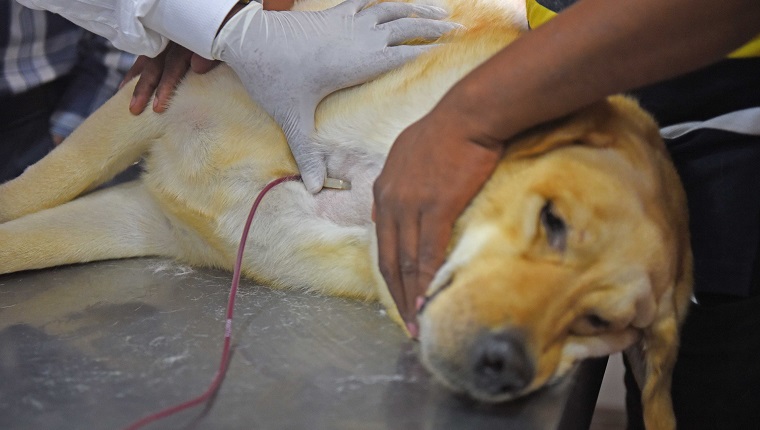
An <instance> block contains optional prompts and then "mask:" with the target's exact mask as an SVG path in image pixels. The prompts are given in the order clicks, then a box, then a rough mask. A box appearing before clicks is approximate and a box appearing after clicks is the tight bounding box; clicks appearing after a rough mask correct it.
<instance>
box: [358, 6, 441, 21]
mask: <svg viewBox="0 0 760 430" xmlns="http://www.w3.org/2000/svg"><path fill="white" fill-rule="evenodd" d="M447 16H449V13H448V12H447V11H446V10H445V9H442V8H440V7H437V6H426V5H416V4H410V3H395V2H387V3H380V4H377V5H374V6H372V7H368V8H367V9H364V10H362V11H361V12H359V13H357V14H356V19H362V20H369V21H372V23H374V24H384V23H386V22H390V21H395V20H397V19H401V18H410V17H414V18H426V19H443V18H446V17H447Z"/></svg>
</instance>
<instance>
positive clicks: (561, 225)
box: [540, 200, 567, 251]
mask: <svg viewBox="0 0 760 430" xmlns="http://www.w3.org/2000/svg"><path fill="white" fill-rule="evenodd" d="M540 218H541V225H542V226H543V227H544V230H545V231H546V239H547V241H548V242H549V246H551V247H552V248H554V249H556V250H557V251H564V250H565V246H566V245H567V225H566V224H565V221H564V220H563V219H562V218H560V217H559V216H558V215H557V214H556V212H554V206H553V205H552V202H551V200H550V201H547V202H546V204H545V205H544V207H543V208H541V215H540Z"/></svg>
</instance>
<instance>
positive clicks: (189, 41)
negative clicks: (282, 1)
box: [18, 0, 237, 58]
mask: <svg viewBox="0 0 760 430" xmlns="http://www.w3.org/2000/svg"><path fill="white" fill-rule="evenodd" d="M18 1H19V3H21V4H23V5H25V6H27V7H30V8H33V9H46V10H48V11H50V12H53V13H56V14H59V15H61V16H63V17H64V18H66V19H68V20H69V21H71V22H73V23H75V24H77V25H79V26H81V27H84V28H85V29H87V30H89V31H91V32H93V33H96V34H99V35H101V36H103V37H105V38H106V39H108V40H110V41H111V43H113V44H114V46H116V47H117V48H119V49H121V50H124V51H127V52H131V53H133V54H142V55H148V56H151V57H153V56H156V55H158V54H159V53H160V52H161V51H163V49H164V48H165V47H166V44H167V43H168V42H169V40H173V41H175V42H177V43H178V44H180V45H182V46H184V47H185V48H188V49H189V50H191V51H193V52H195V53H197V54H199V55H202V56H204V57H206V58H211V45H212V44H213V41H214V37H216V33H217V30H219V27H220V26H221V24H222V21H223V20H224V17H225V16H227V13H229V11H230V9H232V6H234V5H235V3H237V0H214V1H208V0H18Z"/></svg>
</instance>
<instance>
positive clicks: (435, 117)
mask: <svg viewBox="0 0 760 430" xmlns="http://www.w3.org/2000/svg"><path fill="white" fill-rule="evenodd" d="M437 110H438V111H440V110H441V109H437ZM461 118H462V116H458V115H457V114H454V113H450V114H446V113H442V112H437V111H433V112H431V113H430V114H429V115H427V116H426V117H424V118H422V119H421V120H420V121H419V122H417V123H415V124H413V125H411V126H410V127H409V128H407V129H406V130H405V131H404V132H403V133H401V135H400V136H399V137H398V139H397V140H396V142H395V143H394V144H393V147H392V148H391V151H390V154H389V155H388V160H387V161H386V163H385V167H384V168H383V171H382V172H381V174H380V176H379V177H378V179H377V181H376V182H375V186H374V195H375V207H374V211H373V215H374V219H375V222H376V228H377V238H378V244H379V258H380V271H381V273H382V274H383V277H384V278H385V281H386V282H387V284H388V288H389V289H390V293H391V296H392V297H393V300H394V301H395V302H396V305H397V307H398V310H399V313H400V314H401V317H402V318H403V320H404V321H405V322H406V325H407V328H408V329H409V332H410V333H411V334H412V336H413V337H416V335H417V325H416V324H417V322H416V318H417V317H416V301H417V298H418V297H420V296H422V295H424V293H425V290H426V289H427V287H428V285H429V284H430V282H431V281H432V279H433V276H434V275H435V273H436V271H437V270H438V269H439V268H440V266H441V264H443V261H444V259H445V253H446V246H447V245H448V242H449V239H450V238H451V232H452V229H453V226H454V222H455V221H456V219H457V218H458V217H459V215H460V214H461V213H462V212H463V211H464V209H465V208H466V207H467V205H468V204H469V202H470V201H471V200H472V198H473V197H474V196H475V195H476V194H477V193H478V191H479V190H480V188H481V187H482V186H483V184H484V183H485V182H486V180H487V179H488V178H489V177H490V175H491V173H492V172H493V170H494V169H495V168H496V165H497V164H498V162H499V160H500V159H501V155H502V153H503V148H504V146H503V144H501V143H500V142H497V141H495V140H493V139H491V138H488V137H484V136H482V135H478V134H476V133H468V132H467V126H465V125H464V124H463V121H462V120H461Z"/></svg>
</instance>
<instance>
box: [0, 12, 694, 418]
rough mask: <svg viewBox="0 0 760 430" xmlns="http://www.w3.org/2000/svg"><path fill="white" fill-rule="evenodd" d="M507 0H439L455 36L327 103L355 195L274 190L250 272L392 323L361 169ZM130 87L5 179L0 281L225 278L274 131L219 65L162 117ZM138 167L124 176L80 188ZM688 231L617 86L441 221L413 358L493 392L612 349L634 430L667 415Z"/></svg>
mask: <svg viewBox="0 0 760 430" xmlns="http://www.w3.org/2000/svg"><path fill="white" fill-rule="evenodd" d="M337 2H338V0H311V1H301V2H298V3H297V4H296V6H295V7H296V8H297V9H301V10H309V9H311V10H315V9H323V8H326V7H328V6H332V5H334V4H336V3H337ZM517 3H519V0H516V4H510V3H507V2H496V1H493V0H446V1H441V2H440V4H442V5H443V6H445V7H446V8H447V9H448V10H450V11H451V16H450V19H451V20H453V21H456V22H459V23H460V24H463V25H464V26H465V29H464V30H461V31H457V32H456V33H455V34H452V35H449V36H446V37H445V38H444V40H443V41H442V42H445V43H442V44H440V46H437V47H435V48H434V49H432V50H431V51H430V52H429V53H426V54H424V55H422V56H420V57H419V58H418V59H416V60H414V61H412V62H411V63H409V64H407V65H405V66H403V67H401V68H399V69H397V70H394V71H392V72H390V73H387V74H386V75H384V76H382V77H380V78H378V79H376V80H374V81H372V82H369V83H366V84H364V85H361V86H358V87H353V88H349V89H345V90H342V91H340V92H337V93H335V94H332V95H330V96H329V97H328V98H326V99H325V100H324V101H323V102H322V103H321V104H320V106H319V107H318V110H317V112H316V124H317V134H316V137H315V140H316V142H317V143H318V144H319V145H321V146H322V147H323V148H324V149H325V151H326V153H327V154H328V158H327V168H328V176H331V177H336V178H341V179H346V180H349V181H350V182H351V183H352V189H351V190H349V191H338V190H330V189H325V190H323V191H321V192H320V193H318V194H316V195H312V194H310V193H308V192H307V191H306V189H305V187H304V186H303V184H301V183H299V182H294V181H291V182H285V183H283V184H281V185H278V186H277V187H275V188H273V189H272V191H271V192H269V194H267V196H266V198H265V199H264V200H263V201H262V203H261V206H260V208H259V211H258V213H257V215H256V218H255V219H254V222H253V226H252V229H251V232H250V236H249V237H248V239H247V252H246V255H245V257H244V261H243V273H244V275H245V276H248V277H250V278H252V279H254V280H256V281H258V282H260V283H262V284H265V285H268V286H272V287H275V288H300V289H305V290H309V291H315V292H319V293H322V294H330V295H337V296H346V297H352V298H356V299H362V300H380V301H381V302H382V303H383V304H384V305H385V306H386V308H387V309H388V310H389V314H390V315H391V317H392V318H394V319H395V320H396V321H399V322H400V318H399V316H398V313H397V312H396V309H395V306H394V304H393V301H392V299H391V297H390V294H389V292H388V290H387V288H386V285H385V283H384V281H383V278H382V276H381V274H380V273H379V270H378V266H377V251H376V245H377V241H376V237H375V236H374V234H375V233H374V232H375V230H374V226H373V223H372V220H371V207H372V184H373V181H374V179H375V178H376V177H377V175H378V174H379V172H380V170H381V169H382V166H383V162H384V159H385V157H386V155H387V152H388V150H389V148H390V146H391V144H392V143H393V141H394V139H395V137H396V136H398V134H399V133H400V132H401V131H402V130H403V129H404V128H405V127H406V126H408V125H410V124H411V123H412V122H414V121H415V120H417V119H419V118H420V117H421V116H422V115H424V114H425V113H426V112H428V111H429V110H430V109H432V107H433V106H434V105H435V103H436V102H437V101H438V100H439V99H440V98H441V97H442V96H443V94H444V93H445V92H446V91H447V90H448V89H449V88H450V87H451V86H452V85H453V84H454V83H455V82H456V81H457V80H458V79H460V78H461V77H462V76H463V75H465V74H466V73H467V72H468V71H470V70H472V69H473V68H474V67H476V66H477V65H478V64H480V63H481V62H483V61H484V60H486V59H487V58H489V57H490V56H491V55H493V54H494V53H496V52H497V51H498V50H499V49H501V48H502V47H504V46H505V45H507V44H508V43H510V42H511V41H513V40H514V39H516V38H517V37H519V35H520V34H521V33H522V32H523V31H524V30H525V24H524V17H523V16H521V14H522V13H524V10H521V9H520V6H519V5H518V4H517ZM134 85H135V83H134V81H133V82H132V83H131V84H129V85H126V86H125V88H123V89H122V90H120V91H119V92H118V93H117V94H116V95H115V96H114V97H113V98H112V99H111V100H110V101H108V102H107V103H106V104H105V105H104V106H103V107H102V108H101V109H100V110H98V111H97V112H95V113H94V114H93V115H92V116H91V117H90V118H89V119H87V120H86V121H85V122H84V124H82V126H81V127H79V128H78V129H77V130H76V131H75V132H74V133H73V134H72V135H71V136H70V137H69V138H68V139H67V140H66V143H64V144H62V145H60V146H59V147H57V148H56V149H55V150H53V151H52V152H51V153H50V154H49V155H47V156H46V157H45V158H43V159H42V160H41V161H39V162H38V163H37V164H35V165H33V166H30V167H29V168H28V169H27V170H26V171H25V172H24V173H23V174H22V175H21V176H20V177H18V178H16V179H14V180H11V181H9V182H7V183H5V184H3V185H1V186H0V244H2V245H0V273H9V272H15V271H21V270H29V269H39V268H45V267H51V266H56V265H63V264H71V263H84V262H89V261H95V260H104V259H120V258H130V257H140V256H165V257H171V258H174V259H177V260H179V261H182V262H184V263H188V264H191V265H197V266H207V267H208V266H211V267H220V268H225V269H231V268H232V266H233V263H234V260H235V254H236V250H237V247H238V243H239V240H240V237H241V232H242V230H243V224H244V221H245V218H246V215H247V213H248V210H249V208H250V205H251V203H252V201H253V200H254V199H255V198H256V196H257V194H258V193H259V191H261V190H262V189H263V188H264V186H265V185H266V184H267V183H269V182H270V181H272V180H274V179H276V178H281V177H284V176H288V175H294V174H297V173H298V171H297V167H296V164H295V162H294V160H293V158H292V156H291V154H290V151H289V149H288V146H287V142H286V140H285V137H284V135H283V133H282V131H281V129H280V128H279V127H278V126H277V124H276V123H275V122H274V121H273V120H272V119H271V118H270V117H269V116H268V115H267V114H266V113H265V112H264V111H263V110H262V109H261V108H260V107H259V106H257V105H256V104H255V103H253V102H252V101H251V100H250V99H249V97H248V95H247V93H246V92H245V90H244V89H243V87H242V85H241V83H240V81H239V80H238V79H237V77H236V75H235V74H234V73H233V72H232V71H231V69H229V68H227V67H226V66H220V67H217V68H216V69H215V70H213V71H211V72H209V73H207V74H205V75H194V74H190V75H188V76H187V77H186V78H185V80H184V81H183V83H182V84H181V85H180V86H179V88H178V90H177V92H176V94H175V96H174V97H173V99H172V102H171V107H170V108H169V109H168V110H167V111H166V112H165V113H163V114H156V113H154V112H145V113H143V114H141V115H139V116H133V115H131V114H130V113H129V112H128V110H127V106H128V104H129V99H130V96H131V92H132V89H133V88H134ZM140 159H143V161H144V172H143V173H142V175H141V177H140V178H139V179H138V180H136V181H132V182H129V183H125V184H121V185H117V186H113V187H108V188H105V189H102V190H98V191H94V192H90V191H92V190H93V189H95V188H96V187H98V186H99V185H100V184H102V183H104V182H106V181H108V180H110V179H111V178H112V177H114V175H116V174H117V173H118V172H120V171H122V170H123V169H125V168H126V167H128V166H130V165H132V164H134V163H135V162H136V161H138V160H140ZM687 225H688V222H687V213H686V200H685V196H684V192H683V189H682V186H681V184H680V182H679V178H678V176H677V174H676V172H675V170H674V168H673V166H672V164H671V162H670V160H669V158H668V155H667V152H666V149H665V147H664V145H663V143H662V141H661V140H660V137H659V133H658V128H657V125H656V124H655V122H654V121H653V120H652V118H651V117H650V116H649V115H648V114H647V113H645V112H644V111H643V110H642V109H641V108H640V107H639V106H638V105H637V104H636V102H635V101H632V100H630V99H627V98H625V97H622V96H613V97H610V98H608V99H606V100H604V101H602V102H599V103H597V104H595V105H593V106H590V107H588V108H585V109H583V110H581V111H579V112H577V113H574V114H572V115H569V116H567V117H565V118H562V119H559V120H556V121H554V122H552V123H550V124H545V125H542V126H539V127H536V128H534V129H532V130H529V131H528V132H525V133H523V134H522V135H520V136H519V137H518V138H515V139H514V141H513V142H511V143H510V145H509V146H508V150H507V151H506V153H505V155H504V157H503V159H502V161H501V163H500V165H499V166H498V168H497V169H496V171H495V172H494V174H493V176H492V177H491V179H490V180H489V182H488V183H487V184H486V185H485V187H484V188H483V189H482V191H481V192H480V193H479V194H478V196H476V198H475V199H474V201H473V202H472V203H471V205H470V206H469V207H468V208H467V209H466V211H465V212H464V213H463V214H462V215H461V217H460V218H459V220H458V221H457V223H456V226H455V230H454V234H453V238H452V240H451V243H450V245H449V248H448V249H449V252H448V257H447V259H446V262H445V263H444V265H443V266H442V267H441V269H440V270H439V272H438V273H437V274H436V276H435V278H434V280H433V282H432V284H431V285H430V286H429V289H428V291H427V299H426V303H425V306H424V308H423V309H421V311H420V316H419V322H420V337H419V341H420V349H421V354H422V361H423V362H424V364H425V365H426V367H427V368H428V369H429V370H430V371H431V372H432V373H433V374H434V375H435V376H436V377H437V379H438V380H440V381H441V382H442V383H443V384H445V385H447V386H449V387H451V389H453V390H455V391H460V392H465V393H467V394H469V395H470V396H472V397H474V398H476V399H480V400H483V401H489V402H495V401H505V400H508V399H512V398H516V397H519V396H523V395H525V394H527V393H530V392H533V391H535V390H537V389H539V388H541V387H543V386H546V385H550V384H553V383H556V382H557V381H560V380H562V379H563V377H565V376H566V375H568V374H570V373H571V371H572V369H573V368H574V366H575V365H576V364H577V363H578V362H580V361H581V360H583V359H585V358H589V357H598V356H604V355H607V354H611V353H614V352H617V351H623V350H626V352H627V353H628V354H630V357H632V359H633V361H634V362H635V363H638V364H639V365H640V366H638V367H637V372H636V373H637V377H638V380H639V382H640V385H641V387H642V402H643V406H644V415H645V417H644V418H645V423H646V426H647V428H649V429H672V428H675V419H674V416H673V411H672V405H671V400H670V380H671V372H672V368H673V365H674V362H675V360H676V352H677V348H678V330H679V327H680V324H681V322H682V321H683V319H684V316H685V311H686V308H687V304H688V301H689V298H690V295H691V284H692V275H691V266H692V256H691V251H690V246H689V235H688V229H687Z"/></svg>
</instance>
